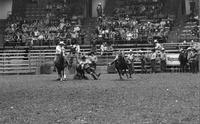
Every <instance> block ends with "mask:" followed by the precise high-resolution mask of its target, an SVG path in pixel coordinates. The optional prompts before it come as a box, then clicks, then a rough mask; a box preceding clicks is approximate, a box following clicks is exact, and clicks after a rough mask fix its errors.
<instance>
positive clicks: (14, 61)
mask: <svg viewBox="0 0 200 124" xmlns="http://www.w3.org/2000/svg"><path fill="white" fill-rule="evenodd" d="M186 45H189V44H186ZM163 46H164V47H165V48H166V52H167V53H179V50H178V49H177V48H179V47H180V46H181V44H178V43H165V44H163ZM99 47H100V46H97V48H98V49H99ZM113 47H114V51H113V54H112V55H103V56H101V55H100V51H97V56H98V63H97V65H98V66H107V64H108V63H110V62H112V61H113V59H114V58H115V55H114V53H115V52H116V51H119V50H124V51H125V53H128V52H129V50H130V48H131V49H133V52H134V54H137V53H138V52H139V50H142V51H143V52H146V53H150V52H151V49H153V46H152V45H149V44H138V45H136V44H124V45H120V46H117V45H116V46H113ZM25 49H28V47H25V46H21V47H17V48H15V49H13V48H10V47H6V48H4V49H3V48H2V49H1V50H0V54H1V55H0V74H39V73H40V67H41V66H42V65H44V64H47V63H48V64H50V65H52V67H53V59H54V56H55V46H51V47H49V46H33V47H32V48H31V49H30V50H28V51H27V50H25ZM66 52H69V48H67V49H66ZM81 52H83V53H89V52H90V46H89V45H83V46H81ZM158 66H159V65H158ZM134 67H135V72H137V73H138V72H141V62H140V61H136V62H134ZM168 68H169V69H168V70H170V69H171V68H172V67H168ZM176 68H177V67H176ZM147 69H148V72H149V70H150V63H149V64H147ZM177 69H178V68H177Z"/></svg>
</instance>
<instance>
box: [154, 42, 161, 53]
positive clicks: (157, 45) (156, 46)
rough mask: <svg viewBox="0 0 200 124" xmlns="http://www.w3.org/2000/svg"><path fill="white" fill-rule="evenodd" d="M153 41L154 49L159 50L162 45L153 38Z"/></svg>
mask: <svg viewBox="0 0 200 124" xmlns="http://www.w3.org/2000/svg"><path fill="white" fill-rule="evenodd" d="M154 43H155V50H156V51H157V50H158V51H160V50H161V49H162V46H161V45H160V43H158V40H154Z"/></svg>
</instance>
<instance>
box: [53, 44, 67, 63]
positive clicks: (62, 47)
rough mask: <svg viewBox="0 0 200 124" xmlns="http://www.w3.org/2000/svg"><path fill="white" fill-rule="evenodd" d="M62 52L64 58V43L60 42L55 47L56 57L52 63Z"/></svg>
mask: <svg viewBox="0 0 200 124" xmlns="http://www.w3.org/2000/svg"><path fill="white" fill-rule="evenodd" d="M61 52H63V56H65V43H64V42H63V41H60V42H59V44H58V45H57V46H56V56H55V58H54V63H55V62H56V61H57V60H58V56H59V55H60V54H61Z"/></svg>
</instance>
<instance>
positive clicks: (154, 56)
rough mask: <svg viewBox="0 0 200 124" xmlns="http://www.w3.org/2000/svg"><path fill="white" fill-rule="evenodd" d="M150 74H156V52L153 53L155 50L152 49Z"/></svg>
mask: <svg viewBox="0 0 200 124" xmlns="http://www.w3.org/2000/svg"><path fill="white" fill-rule="evenodd" d="M151 72H152V73H156V51H155V49H152V54H151Z"/></svg>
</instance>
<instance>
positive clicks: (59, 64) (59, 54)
mask: <svg viewBox="0 0 200 124" xmlns="http://www.w3.org/2000/svg"><path fill="white" fill-rule="evenodd" d="M54 65H55V67H56V69H57V72H58V79H57V80H61V81H62V80H64V79H65V78H66V75H65V73H64V70H65V67H66V66H67V65H68V62H67V60H66V58H65V43H64V42H63V41H60V42H59V44H58V45H57V46H56V55H55V58H54Z"/></svg>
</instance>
